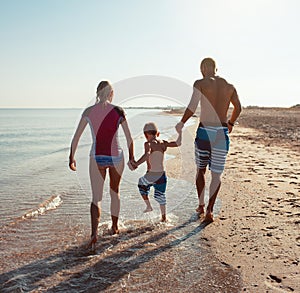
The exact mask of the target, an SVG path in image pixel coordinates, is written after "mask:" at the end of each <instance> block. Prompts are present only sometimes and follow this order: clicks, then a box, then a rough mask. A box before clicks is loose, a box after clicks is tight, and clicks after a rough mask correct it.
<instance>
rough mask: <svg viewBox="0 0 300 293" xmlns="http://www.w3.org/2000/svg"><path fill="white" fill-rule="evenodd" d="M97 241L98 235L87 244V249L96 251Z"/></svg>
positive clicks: (92, 237)
mask: <svg viewBox="0 0 300 293" xmlns="http://www.w3.org/2000/svg"><path fill="white" fill-rule="evenodd" d="M97 240H98V237H97V236H96V235H95V236H91V239H90V241H89V243H88V244H87V249H89V248H91V249H92V251H95V245H96V242H97Z"/></svg>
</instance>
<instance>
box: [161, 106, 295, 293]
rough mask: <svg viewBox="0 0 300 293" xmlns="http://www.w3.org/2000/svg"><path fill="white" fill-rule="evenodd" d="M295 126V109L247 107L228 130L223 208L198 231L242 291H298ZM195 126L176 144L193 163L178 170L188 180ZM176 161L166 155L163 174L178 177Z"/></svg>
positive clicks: (222, 197) (190, 177)
mask: <svg viewBox="0 0 300 293" xmlns="http://www.w3.org/2000/svg"><path fill="white" fill-rule="evenodd" d="M173 115H176V113H175V114H174V113H173ZM299 125H300V109H299V107H294V108H289V109H286V108H284V109H279V108H278V109H277V108H256V107H254V108H253V107H252V108H246V109H243V112H242V114H241V117H240V118H239V125H238V126H236V127H234V130H233V132H232V133H231V135H230V137H231V146H230V153H229V156H228V159H227V162H226V170H225V172H224V175H223V182H222V186H221V190H220V192H219V196H218V198H219V199H220V200H221V211H220V213H219V215H218V216H217V217H216V219H215V221H214V222H213V223H212V224H210V225H208V226H207V227H205V229H204V230H203V232H202V237H203V239H205V245H207V246H208V247H210V249H211V253H212V255H213V256H214V257H216V258H217V259H218V260H219V261H220V263H222V264H227V265H228V266H230V267H232V268H234V269H237V270H238V272H239V273H240V274H241V277H242V289H241V291H245V292H300V229H299V228H300V153H299V150H300V141H299V138H300V131H299ZM196 127H197V124H195V125H194V126H190V127H189V129H186V131H185V136H184V140H183V146H182V149H181V153H184V156H185V160H186V159H189V161H190V162H191V163H189V164H184V168H182V172H181V176H183V178H184V179H185V180H190V181H193V180H194V174H195V166H194V165H193V164H192V162H193V157H194V154H193V142H192V141H191V133H195V129H196ZM187 133H188V135H187ZM181 159H182V158H181V154H177V160H176V159H175V160H170V161H168V163H167V168H168V174H169V175H171V176H175V177H176V174H178V173H176V172H174V170H176V166H178V160H181ZM196 204H197V201H196V200H195V207H196Z"/></svg>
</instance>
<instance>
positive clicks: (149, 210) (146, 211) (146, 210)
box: [144, 206, 153, 213]
mask: <svg viewBox="0 0 300 293" xmlns="http://www.w3.org/2000/svg"><path fill="white" fill-rule="evenodd" d="M152 211H153V208H152V207H151V206H150V207H146V209H145V210H144V213H149V212H152Z"/></svg>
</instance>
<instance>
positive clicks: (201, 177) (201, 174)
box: [196, 168, 206, 214]
mask: <svg viewBox="0 0 300 293" xmlns="http://www.w3.org/2000/svg"><path fill="white" fill-rule="evenodd" d="M205 171H206V168H204V169H199V168H197V175H196V186H197V193H198V200H199V206H198V208H197V209H196V212H198V213H200V214H204V192H205Z"/></svg>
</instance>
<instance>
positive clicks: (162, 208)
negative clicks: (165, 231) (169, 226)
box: [159, 205, 167, 222]
mask: <svg viewBox="0 0 300 293" xmlns="http://www.w3.org/2000/svg"><path fill="white" fill-rule="evenodd" d="M159 207H160V212H161V221H162V222H166V221H167V216H166V214H167V212H166V205H160V206H159Z"/></svg>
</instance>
